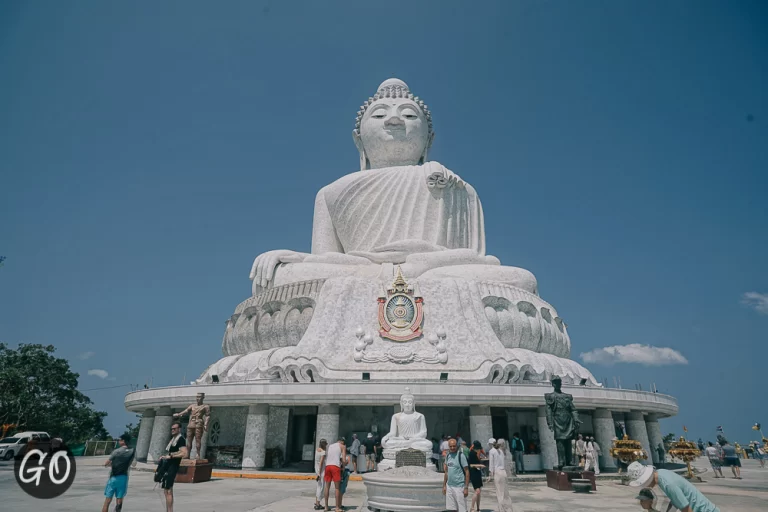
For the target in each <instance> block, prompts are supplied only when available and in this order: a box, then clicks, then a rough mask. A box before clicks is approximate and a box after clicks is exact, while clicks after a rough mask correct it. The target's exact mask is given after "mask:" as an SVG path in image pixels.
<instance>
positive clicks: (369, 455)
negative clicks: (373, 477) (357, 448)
mask: <svg viewBox="0 0 768 512" xmlns="http://www.w3.org/2000/svg"><path fill="white" fill-rule="evenodd" d="M364 446H365V471H366V472H367V471H376V442H375V441H374V440H373V434H371V433H370V432H368V436H367V437H366V438H365V443H364Z"/></svg>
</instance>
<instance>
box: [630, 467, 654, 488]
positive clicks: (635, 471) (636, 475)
mask: <svg viewBox="0 0 768 512" xmlns="http://www.w3.org/2000/svg"><path fill="white" fill-rule="evenodd" d="M654 470H655V468H654V467H653V466H644V465H642V464H640V463H639V462H633V463H632V464H630V465H629V467H628V468H627V476H628V477H629V486H630V487H645V486H646V484H647V483H648V482H650V480H651V476H653V472H654Z"/></svg>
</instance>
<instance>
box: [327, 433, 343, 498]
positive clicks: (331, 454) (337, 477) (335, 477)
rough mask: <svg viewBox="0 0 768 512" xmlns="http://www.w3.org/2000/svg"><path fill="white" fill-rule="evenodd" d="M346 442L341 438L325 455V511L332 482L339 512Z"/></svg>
mask: <svg viewBox="0 0 768 512" xmlns="http://www.w3.org/2000/svg"><path fill="white" fill-rule="evenodd" d="M346 444H347V443H346V441H345V440H344V438H343V437H341V438H339V440H338V441H337V442H335V443H333V444H332V445H330V446H329V447H328V450H327V451H326V454H325V510H330V509H329V508H328V495H329V494H330V491H331V482H333V487H334V491H335V492H336V512H341V511H342V510H343V509H342V508H341V498H342V497H341V468H342V467H343V466H342V461H346V460H347V447H346Z"/></svg>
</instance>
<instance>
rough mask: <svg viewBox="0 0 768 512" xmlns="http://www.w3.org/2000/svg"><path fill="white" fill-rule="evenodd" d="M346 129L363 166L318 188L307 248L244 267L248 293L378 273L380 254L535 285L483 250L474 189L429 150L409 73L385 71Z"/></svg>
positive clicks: (440, 272)
mask: <svg viewBox="0 0 768 512" xmlns="http://www.w3.org/2000/svg"><path fill="white" fill-rule="evenodd" d="M352 136H353V138H354V141H355V145H356V146H357V149H358V151H359V152H360V171H359V172H355V173H352V174H348V175H346V176H343V177H341V178H339V179H338V180H336V181H335V182H333V183H331V184H330V185H327V186H325V187H323V188H322V189H321V190H320V192H318V194H317V197H316V198H315V215H314V220H313V223H312V253H311V254H306V253H300V252H296V251H290V250H277V251H269V252H266V253H264V254H261V255H260V256H258V257H257V258H256V260H255V261H254V263H253V268H252V269H251V275H250V277H251V279H252V280H253V293H254V295H255V294H258V293H260V292H261V291H262V290H265V289H268V288H269V287H270V286H280V285H285V284H289V283H294V282H300V281H307V280H311V279H323V278H328V277H335V276H346V275H356V276H365V277H376V276H379V274H380V273H381V271H382V268H381V264H382V263H392V264H400V265H401V268H402V272H403V274H404V275H406V276H408V277H409V278H411V279H412V278H417V277H419V276H422V275H423V276H424V277H447V276H455V277H462V278H466V277H469V278H472V279H478V280H493V281H497V282H502V283H509V284H511V285H513V286H517V287H519V288H522V289H524V290H527V291H529V292H531V293H534V294H535V293H537V290H536V278H535V277H534V276H533V274H531V273H530V272H528V271H527V270H524V269H521V268H516V267H502V266H500V263H499V260H498V258H496V257H494V256H488V255H486V254H485V227H484V223H483V207H482V205H481V204H480V198H479V197H478V196H477V192H475V189H474V188H472V186H471V185H469V184H468V183H466V182H465V181H463V180H462V179H461V178H459V177H458V176H457V175H456V174H454V173H453V172H452V171H451V170H449V169H447V168H446V167H444V166H443V165H441V164H439V163H437V162H430V161H428V160H427V155H428V152H429V148H430V146H431V145H432V141H433V140H434V138H435V132H434V130H433V128H432V116H431V114H430V112H429V110H428V109H427V106H426V105H425V104H424V102H423V101H422V100H420V99H419V98H418V97H416V96H414V95H413V94H412V93H411V92H410V90H409V89H408V86H407V85H406V84H405V82H403V81H402V80H398V79H396V78H391V79H389V80H386V81H384V82H383V83H382V84H381V85H380V86H379V89H378V92H377V93H376V94H375V95H374V96H373V97H372V98H369V99H368V101H366V102H365V103H363V105H362V106H361V107H360V111H359V112H358V115H357V123H356V126H355V129H354V131H353V132H352ZM390 273H391V271H390Z"/></svg>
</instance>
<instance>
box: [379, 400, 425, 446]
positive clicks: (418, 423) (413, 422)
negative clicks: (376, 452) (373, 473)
mask: <svg viewBox="0 0 768 512" xmlns="http://www.w3.org/2000/svg"><path fill="white" fill-rule="evenodd" d="M381 447H382V448H383V449H384V450H394V451H399V450H404V449H406V448H414V449H416V450H419V451H422V452H425V453H427V454H429V453H431V452H432V442H431V441H430V440H429V439H427V422H426V420H425V419H424V415H423V414H421V413H419V412H416V402H415V400H414V397H413V395H412V394H411V390H410V389H409V388H405V393H403V395H402V396H401V397H400V412H398V413H396V414H393V415H392V422H391V423H390V425H389V433H388V434H387V435H385V436H384V437H383V438H382V439H381Z"/></svg>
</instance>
